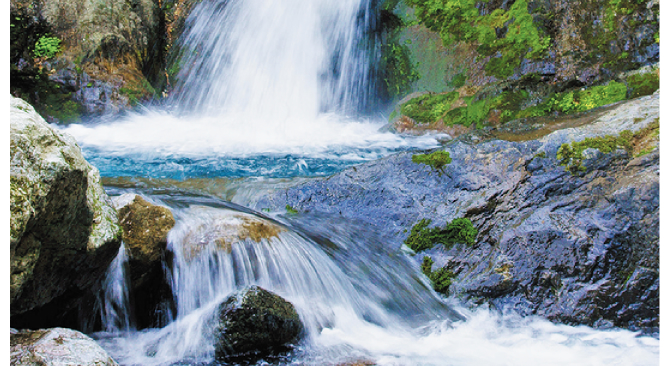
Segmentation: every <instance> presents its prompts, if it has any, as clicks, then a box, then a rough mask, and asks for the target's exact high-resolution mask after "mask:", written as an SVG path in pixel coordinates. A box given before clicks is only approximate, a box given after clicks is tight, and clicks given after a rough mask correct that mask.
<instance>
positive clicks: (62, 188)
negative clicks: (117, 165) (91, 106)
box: [10, 97, 121, 326]
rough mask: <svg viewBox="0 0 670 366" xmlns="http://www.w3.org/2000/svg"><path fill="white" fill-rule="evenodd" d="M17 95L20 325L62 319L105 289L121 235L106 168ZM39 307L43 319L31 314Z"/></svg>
mask: <svg viewBox="0 0 670 366" xmlns="http://www.w3.org/2000/svg"><path fill="white" fill-rule="evenodd" d="M10 98H11V101H10V111H11V112H10V113H11V116H10V119H11V127H10V136H11V145H10V162H11V165H10V211H11V221H10V263H11V275H10V302H11V303H10V304H11V305H10V306H11V315H12V324H13V325H14V324H15V321H18V317H15V316H19V315H20V314H23V315H24V316H26V317H27V320H29V321H37V320H39V319H42V320H47V321H49V322H58V321H59V320H58V319H59V317H60V316H61V315H62V314H63V313H64V312H67V311H68V309H70V310H71V307H72V306H73V304H74V303H75V302H76V299H77V297H78V296H81V295H82V294H83V293H85V292H87V291H89V290H91V289H92V288H96V286H98V283H99V281H100V280H101V279H102V277H103V276H104V273H105V270H106V269H107V267H108V265H109V263H111V261H112V260H113V259H114V257H115V256H116V253H117V251H118V249H119V245H120V241H121V230H120V228H119V226H118V219H117V216H116V211H115V210H114V209H113V208H112V206H111V202H110V200H109V197H108V196H107V194H106V193H105V191H104V189H103V188H102V185H101V183H100V175H99V173H98V170H97V169H96V168H94V167H92V166H91V165H89V164H88V162H86V160H85V159H84V157H83V156H82V154H81V150H80V149H79V146H77V144H76V142H75V141H74V139H73V138H72V137H71V136H69V135H67V134H64V133H61V132H59V131H58V130H55V129H53V128H52V127H51V126H49V125H48V124H47V123H46V122H45V121H44V120H43V119H42V118H41V117H40V116H39V115H38V114H37V113H36V112H35V110H34V109H33V107H32V106H30V105H29V104H28V103H26V102H24V101H23V100H20V99H18V98H14V97H10ZM31 310H32V311H34V312H36V314H33V315H30V316H28V315H26V314H27V312H28V311H31ZM19 324H20V322H19ZM17 326H18V325H17Z"/></svg>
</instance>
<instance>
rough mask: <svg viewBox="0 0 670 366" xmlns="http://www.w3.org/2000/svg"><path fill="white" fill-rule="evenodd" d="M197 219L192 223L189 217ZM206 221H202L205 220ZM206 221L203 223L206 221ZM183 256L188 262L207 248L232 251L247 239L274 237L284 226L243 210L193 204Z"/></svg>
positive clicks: (184, 235)
mask: <svg viewBox="0 0 670 366" xmlns="http://www.w3.org/2000/svg"><path fill="white" fill-rule="evenodd" d="M191 219H193V220H196V222H193V223H189V222H188V220H191ZM201 220H202V221H201ZM203 221H204V222H206V223H207V224H206V225H203V224H202V222H203ZM184 223H185V224H184V225H183V227H184V228H185V229H186V230H187V232H185V233H183V236H182V238H181V241H182V243H183V246H182V248H183V253H182V255H183V256H184V258H185V259H186V260H188V261H190V260H192V259H194V258H196V257H198V256H199V255H200V253H201V252H202V251H204V250H223V251H225V252H227V253H230V252H231V251H232V245H234V244H236V243H240V242H244V241H247V240H250V241H253V242H256V243H260V242H261V241H263V240H266V241H267V240H270V239H271V238H273V237H276V236H277V235H279V234H280V233H281V232H284V231H286V229H284V228H283V227H281V226H279V225H277V224H275V223H274V222H272V221H270V220H266V219H263V218H260V217H258V216H254V215H251V214H246V213H243V212H239V211H233V210H223V209H212V208H209V207H204V206H193V207H191V211H190V212H189V215H188V217H185V218H184Z"/></svg>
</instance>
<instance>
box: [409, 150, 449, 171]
mask: <svg viewBox="0 0 670 366" xmlns="http://www.w3.org/2000/svg"><path fill="white" fill-rule="evenodd" d="M412 162H414V163H416V164H426V165H428V166H430V167H431V168H433V169H436V170H439V171H440V172H441V173H442V172H444V166H445V165H447V164H450V163H451V156H450V155H449V152H448V151H435V152H432V153H430V154H415V155H412Z"/></svg>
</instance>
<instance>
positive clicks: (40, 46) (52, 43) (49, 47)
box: [33, 36, 60, 59]
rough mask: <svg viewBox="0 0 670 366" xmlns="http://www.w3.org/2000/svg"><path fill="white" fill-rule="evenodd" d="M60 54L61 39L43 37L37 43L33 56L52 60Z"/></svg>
mask: <svg viewBox="0 0 670 366" xmlns="http://www.w3.org/2000/svg"><path fill="white" fill-rule="evenodd" d="M58 52H60V39H58V37H47V36H42V37H40V39H38V40H37V42H35V49H34V50H33V55H34V56H35V57H44V58H46V59H50V58H52V57H54V56H56V54H58Z"/></svg>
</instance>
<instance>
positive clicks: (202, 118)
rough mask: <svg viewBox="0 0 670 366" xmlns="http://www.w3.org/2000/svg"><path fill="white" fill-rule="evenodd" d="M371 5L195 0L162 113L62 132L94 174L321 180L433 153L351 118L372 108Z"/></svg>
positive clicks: (422, 141)
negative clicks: (394, 158)
mask: <svg viewBox="0 0 670 366" xmlns="http://www.w3.org/2000/svg"><path fill="white" fill-rule="evenodd" d="M371 6H372V5H371V1H369V0H340V1H328V0H283V1H270V2H268V1H261V0H247V1H225V0H206V1H203V2H201V3H199V4H197V5H196V7H195V8H194V10H193V12H192V13H191V14H190V15H189V17H188V19H187V21H186V27H185V31H184V34H183V35H182V37H181V38H180V41H179V43H178V45H177V48H178V49H180V54H181V57H180V59H179V61H178V63H179V65H180V67H181V70H180V72H179V73H178V75H177V78H178V82H177V84H176V88H175V91H174V93H172V95H171V97H170V98H168V100H167V101H165V103H164V104H165V105H169V106H170V109H169V110H166V109H160V108H159V107H155V106H154V107H151V108H146V109H144V110H142V111H140V112H131V113H127V114H126V115H125V116H124V117H122V118H119V119H117V120H115V121H107V122H104V123H98V124H73V125H69V126H67V127H64V130H65V131H66V132H68V133H70V134H72V135H73V136H74V137H75V138H76V139H77V141H78V142H79V143H80V144H81V145H82V148H83V150H84V154H85V155H86V157H87V159H89V161H92V162H93V163H94V164H97V165H98V166H99V167H100V170H101V173H102V175H104V176H119V175H124V176H145V177H159V178H174V179H186V178H192V177H199V176H210V177H212V176H228V177H241V176H259V175H263V176H271V177H292V176H309V175H312V176H313V175H328V174H332V173H334V172H336V171H339V170H341V169H342V168H344V167H346V166H350V165H353V164H357V163H359V162H362V161H368V160H372V159H378V158H380V157H382V156H385V155H388V154H390V153H392V152H395V151H399V150H402V149H408V148H414V147H419V148H430V147H435V146H437V145H438V144H437V140H436V138H435V137H434V136H424V137H418V138H416V137H415V138H402V137H399V136H397V135H395V134H392V133H389V132H380V128H382V127H383V126H384V125H385V123H387V121H385V120H384V119H383V117H382V116H381V115H379V116H376V117H365V118H364V117H361V116H360V113H358V112H359V111H361V110H364V109H366V110H367V109H369V106H370V105H371V104H374V99H375V98H374V97H373V94H374V93H373V90H375V85H374V80H372V79H371V77H370V69H371V67H372V66H371V62H372V60H371V59H370V54H374V52H372V51H371V50H370V47H368V43H370V42H372V41H368V39H371V38H369V36H368V35H367V34H366V33H367V32H368V28H370V26H371V22H372V20H371ZM372 43H373V42H372ZM373 48H374V47H373ZM301 160H304V161H305V164H300V163H299V162H300V161H301ZM259 161H260V162H259Z"/></svg>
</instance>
